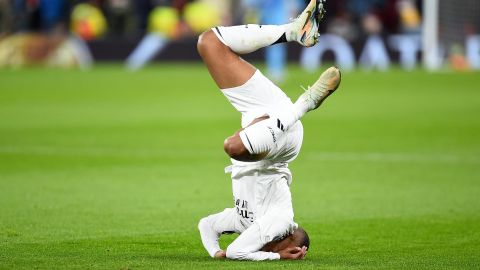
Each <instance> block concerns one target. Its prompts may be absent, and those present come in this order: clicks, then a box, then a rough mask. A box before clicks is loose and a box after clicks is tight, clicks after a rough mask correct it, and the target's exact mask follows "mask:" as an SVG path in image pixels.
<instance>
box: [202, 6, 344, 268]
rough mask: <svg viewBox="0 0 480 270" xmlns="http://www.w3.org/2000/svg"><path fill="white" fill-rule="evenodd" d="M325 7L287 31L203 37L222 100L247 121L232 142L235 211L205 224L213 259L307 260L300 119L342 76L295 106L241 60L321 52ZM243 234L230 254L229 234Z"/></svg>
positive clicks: (268, 28) (255, 28) (232, 31)
mask: <svg viewBox="0 0 480 270" xmlns="http://www.w3.org/2000/svg"><path fill="white" fill-rule="evenodd" d="M324 2H325V0H311V1H310V3H309V5H308V6H307V8H306V9H305V10H304V11H303V13H302V14H301V15H300V16H299V17H298V18H297V19H296V20H295V21H293V22H291V23H290V24H286V25H263V26H262V25H242V26H232V27H215V28H212V29H211V30H209V31H207V32H205V33H203V34H202V35H201V36H200V38H199V41H198V51H199V53H200V55H201V57H202V58H203V61H204V62H205V64H206V65H207V68H208V70H209V72H210V74H211V76H212V78H213V79H214V80H215V82H216V84H217V85H218V87H219V88H220V89H222V90H221V91H222V93H223V94H224V95H225V96H226V97H227V99H228V100H229V101H230V103H231V104H232V105H233V106H234V107H235V108H236V109H237V110H238V111H239V112H240V113H241V114H242V127H243V128H242V129H241V130H240V131H237V132H236V133H235V134H234V135H233V136H231V137H229V138H227V139H226V140H225V142H224V148H225V152H226V153H227V154H228V155H229V156H230V157H231V159H232V165H231V166H229V167H227V168H226V170H225V171H226V172H228V173H231V176H232V189H233V196H234V204H235V205H234V208H227V209H225V210H224V211H223V212H220V213H217V214H214V215H210V216H208V217H205V218H202V219H201V220H200V223H199V224H198V228H199V230H200V235H201V238H202V243H203V245H204V247H205V249H206V250H207V251H208V253H209V254H210V256H212V257H215V258H223V257H227V258H229V259H237V260H257V261H260V260H277V259H303V258H304V257H305V255H306V253H307V249H308V247H309V244H310V240H309V238H308V235H307V233H306V232H305V231H304V230H303V229H302V228H300V227H299V226H298V225H297V224H296V223H295V222H294V221H293V207H292V199H291V194H290V188H289V186H290V184H291V182H292V175H291V172H290V170H289V169H288V163H289V162H291V161H293V160H294V159H295V158H296V157H297V155H298V153H299V151H300V148H301V145H302V140H303V126H302V123H301V122H300V118H301V117H302V116H303V115H304V114H306V113H307V112H308V111H311V110H314V109H316V108H317V107H318V106H320V104H321V103H322V102H323V101H324V100H325V99H326V98H327V97H328V96H329V95H330V94H331V93H333V92H334V91H335V90H336V89H337V88H338V86H339V84H340V81H341V74H340V71H339V70H338V69H337V68H335V67H331V68H329V69H327V70H326V71H325V72H324V73H323V74H322V75H321V76H320V78H319V79H318V80H317V82H315V84H313V86H312V87H309V88H308V90H306V91H305V92H304V93H303V94H302V95H301V96H300V97H299V98H298V100H297V101H296V102H295V103H292V101H291V100H290V99H289V98H288V97H287V96H286V95H285V93H284V92H283V91H282V90H280V89H279V88H278V87H277V86H276V85H274V84H273V83H272V82H271V81H270V80H268V79H267V78H266V77H264V76H263V75H262V73H261V72H260V71H258V70H257V69H256V68H255V67H253V66H252V65H251V64H249V63H248V62H246V61H244V60H243V59H241V58H240V57H239V54H246V53H250V52H253V51H256V50H258V49H260V48H262V47H266V46H270V45H273V44H277V43H281V42H290V41H296V42H298V43H300V44H301V45H303V46H307V47H310V46H313V45H315V44H316V43H317V40H318V35H319V33H318V26H319V22H320V20H321V19H322V17H323V14H324V6H323V4H324ZM228 233H238V234H240V236H238V237H237V238H236V239H235V241H233V242H232V243H231V244H230V245H229V246H228V247H227V249H226V251H224V250H222V249H221V248H220V246H219V243H218V240H219V237H220V235H221V234H228Z"/></svg>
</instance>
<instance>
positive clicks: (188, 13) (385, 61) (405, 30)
mask: <svg viewBox="0 0 480 270" xmlns="http://www.w3.org/2000/svg"><path fill="white" fill-rule="evenodd" d="M307 2H309V0H0V67H1V66H24V65H28V64H31V63H33V64H36V63H41V64H45V63H53V65H60V66H67V67H68V66H88V63H91V62H92V60H93V58H92V57H91V55H90V51H89V48H88V46H87V45H86V43H85V41H87V42H88V41H92V40H96V39H108V38H115V39H116V40H118V39H129V40H141V41H140V42H139V43H138V46H137V47H136V48H135V50H134V51H132V52H131V53H130V55H129V56H128V57H127V59H126V61H127V67H128V68H130V69H133V70H136V69H139V68H141V67H143V66H145V65H146V64H147V63H148V62H149V61H151V60H153V59H154V58H155V57H156V55H158V54H159V53H161V52H162V51H163V50H164V49H165V47H167V45H168V44H170V42H171V41H174V40H178V39H181V38H183V37H195V36H197V35H198V34H199V33H201V32H203V31H205V30H207V29H209V28H211V27H213V26H216V25H238V24H247V23H256V24H283V23H288V22H289V21H290V20H291V19H292V18H295V17H296V16H297V15H298V14H299V12H301V10H303V8H304V7H305V6H306V3H307ZM423 2H424V1H423V0H334V1H333V0H329V1H327V3H326V9H327V13H326V19H325V20H324V21H325V23H323V24H322V25H321V33H322V37H323V40H322V43H323V44H320V45H321V46H316V49H315V50H316V51H315V50H313V49H312V50H311V51H310V54H311V55H308V54H304V55H303V56H302V57H301V58H303V59H307V58H310V59H314V60H315V61H316V62H315V63H313V62H312V63H306V62H305V63H302V64H303V65H305V66H306V67H308V66H310V67H311V68H316V67H318V65H319V62H318V59H317V58H319V59H321V57H322V55H323V53H324V52H325V51H328V50H333V51H334V53H335V55H336V61H337V64H339V65H340V66H342V65H343V67H344V68H345V69H352V68H353V67H354V66H355V65H356V61H357V60H358V61H359V62H360V64H361V65H362V66H364V67H370V68H380V69H387V68H388V67H389V65H390V55H389V53H388V50H394V51H397V52H400V62H401V63H402V65H403V66H404V67H405V68H407V69H412V68H414V67H415V66H416V64H417V59H418V55H417V53H418V52H419V51H420V50H421V41H420V40H421V31H422V9H423V7H422V3H423ZM439 2H440V20H439V29H440V37H441V39H442V41H441V43H442V44H443V46H444V47H445V48H444V49H443V51H442V52H441V53H442V54H443V56H441V57H444V56H448V55H449V54H450V55H452V54H454V55H459V56H460V57H459V59H465V57H463V55H464V54H465V52H464V51H467V52H466V54H468V55H469V58H470V62H471V63H474V65H475V66H480V63H479V62H480V59H478V58H480V54H479V53H478V52H477V47H478V46H480V45H479V44H480V37H478V36H477V35H478V33H479V32H480V16H478V14H479V13H478V12H480V3H478V0H457V1H450V0H440V1H439ZM72 33H73V35H72ZM399 35H403V36H402V37H399ZM466 37H467V38H469V37H471V38H469V39H468V40H467V42H465V38H466ZM465 43H466V44H467V45H466V46H464V44H465ZM354 44H356V45H354ZM358 44H363V45H361V46H363V48H361V50H362V52H361V54H360V55H354V54H357V53H358V52H357V51H358V48H356V50H357V51H354V49H353V47H352V46H357V47H358ZM452 48H453V49H452ZM445 52H446V53H445ZM286 54H287V49H286V47H285V46H284V45H277V46H273V47H271V48H268V49H267V50H266V51H265V56H266V61H267V69H268V73H269V74H270V75H271V77H272V78H283V75H284V74H283V73H284V67H285V63H286V59H287V57H286ZM307 56H308V57H307ZM472 59H474V60H472ZM300 60H301V59H300ZM301 62H302V60H301ZM338 62H339V63H338ZM457 62H458V61H457ZM342 63H343V64H342ZM459 63H461V64H460V65H459V66H460V67H462V68H463V67H467V66H468V65H467V64H466V60H462V61H460V62H459Z"/></svg>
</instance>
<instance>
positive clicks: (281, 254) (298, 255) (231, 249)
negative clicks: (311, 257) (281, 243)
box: [225, 224, 307, 261]
mask: <svg viewBox="0 0 480 270" xmlns="http://www.w3.org/2000/svg"><path fill="white" fill-rule="evenodd" d="M263 246H264V243H262V242H261V237H260V228H259V226H258V224H253V225H252V226H250V227H249V228H248V229H247V230H245V231H244V232H243V233H242V234H241V235H240V236H239V237H238V238H237V239H235V241H233V243H231V244H230V246H228V248H227V252H226V254H225V255H226V257H227V258H228V259H232V260H250V261H265V260H280V259H282V260H296V259H303V258H304V257H305V255H306V253H307V248H306V247H303V248H299V247H287V248H285V249H283V250H280V251H278V252H267V251H260V250H261V249H262V247H263Z"/></svg>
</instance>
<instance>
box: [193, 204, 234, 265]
mask: <svg viewBox="0 0 480 270" xmlns="http://www.w3.org/2000/svg"><path fill="white" fill-rule="evenodd" d="M235 215H236V214H235V212H234V209H232V208H227V209H225V210H224V211H223V212H220V213H218V214H214V215H210V216H208V217H205V218H202V219H201V220H200V222H199V223H198V230H199V231H200V237H201V238H202V244H203V246H204V247H205V249H206V250H207V252H208V254H209V255H210V256H211V257H212V258H213V257H214V256H215V253H217V252H218V251H220V250H221V248H220V245H219V243H218V239H219V238H220V235H221V234H223V233H234V232H239V231H238V228H235V218H236V216H235Z"/></svg>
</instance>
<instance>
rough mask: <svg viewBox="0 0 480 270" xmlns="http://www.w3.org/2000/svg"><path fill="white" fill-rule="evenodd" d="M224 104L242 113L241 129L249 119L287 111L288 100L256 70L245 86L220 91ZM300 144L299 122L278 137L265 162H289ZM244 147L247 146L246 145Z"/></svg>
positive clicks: (249, 122) (301, 127) (301, 133)
mask: <svg viewBox="0 0 480 270" xmlns="http://www.w3.org/2000/svg"><path fill="white" fill-rule="evenodd" d="M222 93H223V94H224V95H225V97H226V98H227V99H228V101H229V102H230V103H231V104H232V105H233V107H235V109H237V111H239V112H240V113H241V114H242V127H243V128H245V127H246V126H248V125H250V124H251V123H252V121H253V120H255V119H256V118H258V117H261V116H264V115H276V114H279V113H281V112H282V111H287V110H291V109H290V108H291V107H292V106H293V103H292V101H291V100H290V98H289V97H288V96H287V95H286V94H285V93H284V92H283V91H282V90H281V89H280V88H278V86H276V85H275V84H274V83H273V82H272V81H270V80H269V79H268V78H267V77H265V76H264V75H263V74H262V73H261V72H260V71H259V70H257V71H256V72H255V74H254V75H253V76H252V78H250V79H249V80H248V81H247V82H246V83H245V84H243V85H241V86H238V87H233V88H227V89H222ZM302 141H303V126H302V123H301V122H300V121H298V122H297V124H295V125H294V126H292V127H291V128H290V129H289V130H288V131H286V132H285V136H282V138H279V140H278V142H277V143H276V146H275V149H272V150H271V151H270V153H269V155H268V157H267V159H269V160H271V161H273V162H287V163H288V162H290V161H292V160H293V159H295V157H296V156H297V155H298V153H299V152H300V148H301V146H302ZM246 147H247V148H248V145H246Z"/></svg>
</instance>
